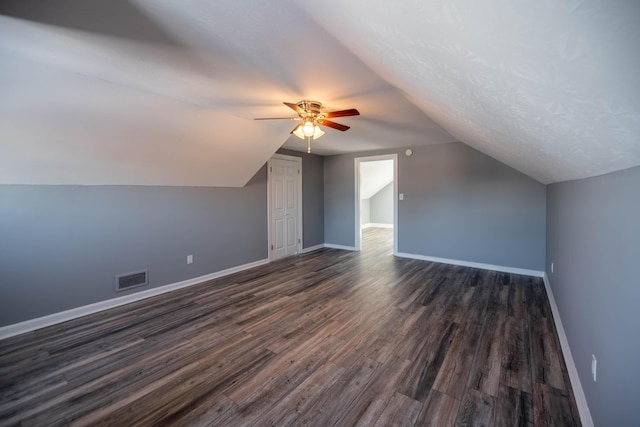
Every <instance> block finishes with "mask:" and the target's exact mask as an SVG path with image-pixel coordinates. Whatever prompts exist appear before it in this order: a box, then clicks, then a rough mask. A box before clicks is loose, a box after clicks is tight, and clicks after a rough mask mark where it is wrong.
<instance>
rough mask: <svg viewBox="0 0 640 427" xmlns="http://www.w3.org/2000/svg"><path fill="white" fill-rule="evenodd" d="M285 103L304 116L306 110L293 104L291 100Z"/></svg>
mask: <svg viewBox="0 0 640 427" xmlns="http://www.w3.org/2000/svg"><path fill="white" fill-rule="evenodd" d="M283 104H284V105H286V106H287V107H289V108H291V109H292V110H293V111H295V112H296V113H298V114H299V115H301V116H303V115H304V114H305V112H304V110H303V109H302V108H300V107H298V106H297V105H296V104H292V103H290V102H283Z"/></svg>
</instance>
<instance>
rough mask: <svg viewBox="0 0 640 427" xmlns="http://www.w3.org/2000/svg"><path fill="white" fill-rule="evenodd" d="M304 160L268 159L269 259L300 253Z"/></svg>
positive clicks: (277, 157)
mask: <svg viewBox="0 0 640 427" xmlns="http://www.w3.org/2000/svg"><path fill="white" fill-rule="evenodd" d="M301 160H302V159H300V158H299V157H293V156H285V155H274V156H273V157H272V158H271V160H269V165H268V166H269V170H268V171H269V185H268V188H269V259H270V260H276V259H279V258H283V257H286V256H290V255H295V254H297V253H299V252H300V251H301V246H302V245H301V242H302V203H301V202H302V188H301V187H302V170H301V169H302V168H301V166H302V162H301Z"/></svg>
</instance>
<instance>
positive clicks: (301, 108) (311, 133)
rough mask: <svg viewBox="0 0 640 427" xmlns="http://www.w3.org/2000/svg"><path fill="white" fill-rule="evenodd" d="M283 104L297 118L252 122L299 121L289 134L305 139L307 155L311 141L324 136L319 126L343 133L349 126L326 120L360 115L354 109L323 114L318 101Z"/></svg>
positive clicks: (273, 118) (267, 118) (277, 118)
mask: <svg viewBox="0 0 640 427" xmlns="http://www.w3.org/2000/svg"><path fill="white" fill-rule="evenodd" d="M283 104H284V105H286V106H287V107H289V108H291V109H292V110H293V111H295V112H296V113H298V116H299V117H260V118H257V119H254V120H300V121H301V122H302V123H298V124H297V125H296V127H294V128H293V130H292V131H291V132H290V133H292V134H294V135H295V136H297V137H298V138H300V139H305V138H307V153H310V152H311V139H312V138H313V139H318V138H320V137H321V136H322V135H324V132H323V131H322V129H320V126H327V127H330V128H333V129H337V130H339V131H343V132H344V131H346V130H348V129H349V126H345V125H342V124H340V123H336V122H334V121H331V120H327V119H332V118H334V117H347V116H359V115H360V112H359V111H358V110H356V109H355V108H351V109H349V110H340V111H332V112H330V113H323V112H322V111H320V109H321V108H322V104H321V103H319V102H318V101H309V100H304V101H300V102H298V103H297V104H292V103H290V102H283Z"/></svg>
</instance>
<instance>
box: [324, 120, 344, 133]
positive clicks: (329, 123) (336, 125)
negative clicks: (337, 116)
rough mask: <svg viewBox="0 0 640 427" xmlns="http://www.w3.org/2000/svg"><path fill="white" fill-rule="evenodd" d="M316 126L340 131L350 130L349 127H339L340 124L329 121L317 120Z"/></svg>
mask: <svg viewBox="0 0 640 427" xmlns="http://www.w3.org/2000/svg"><path fill="white" fill-rule="evenodd" d="M318 124H319V125H322V126H328V127H330V128H334V129H338V130H341V131H343V132H344V131H345V130H348V129H351V127H350V126H345V125H341V124H340V123H336V122H332V121H331V120H318Z"/></svg>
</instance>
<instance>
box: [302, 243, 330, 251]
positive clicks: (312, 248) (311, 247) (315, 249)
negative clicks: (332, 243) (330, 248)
mask: <svg viewBox="0 0 640 427" xmlns="http://www.w3.org/2000/svg"><path fill="white" fill-rule="evenodd" d="M324 247H325V246H324V243H320V244H319V245H315V246H309V247H308V248H304V249H303V250H302V251H301V252H300V253H301V254H306V253H309V252H313V251H317V250H318V249H322V248H324Z"/></svg>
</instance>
